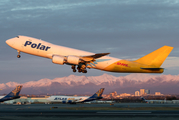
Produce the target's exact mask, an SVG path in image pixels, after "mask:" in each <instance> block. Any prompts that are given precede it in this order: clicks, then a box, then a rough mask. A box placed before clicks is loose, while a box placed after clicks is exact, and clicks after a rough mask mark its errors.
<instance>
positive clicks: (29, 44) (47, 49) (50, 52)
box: [6, 36, 120, 70]
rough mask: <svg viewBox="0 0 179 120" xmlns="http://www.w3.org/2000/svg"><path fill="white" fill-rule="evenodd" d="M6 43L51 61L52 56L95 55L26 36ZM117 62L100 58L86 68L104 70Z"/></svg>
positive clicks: (115, 59)
mask: <svg viewBox="0 0 179 120" xmlns="http://www.w3.org/2000/svg"><path fill="white" fill-rule="evenodd" d="M6 43H7V44H8V45H9V46H10V47H12V48H14V49H16V50H17V51H19V52H24V53H28V54H31V55H36V56H40V57H45V58H49V59H52V57H53V56H54V55H58V56H69V55H74V56H89V55H94V54H95V53H91V52H86V51H82V50H77V49H73V48H68V47H63V46H59V45H54V44H52V43H49V42H45V41H42V40H39V39H36V38H31V37H27V36H19V37H16V38H12V39H9V40H7V41H6ZM98 60H99V62H98ZM100 60H101V61H100ZM119 60H120V59H117V58H113V57H108V56H103V57H101V58H98V59H97V60H96V62H95V63H94V64H93V65H90V66H87V67H88V68H95V69H100V70H104V68H105V67H107V66H109V65H110V64H112V63H114V62H116V61H119Z"/></svg>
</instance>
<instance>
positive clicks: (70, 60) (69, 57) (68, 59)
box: [67, 55, 80, 65]
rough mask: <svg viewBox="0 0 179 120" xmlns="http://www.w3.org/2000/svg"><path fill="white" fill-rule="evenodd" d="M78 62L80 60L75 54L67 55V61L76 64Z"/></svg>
mask: <svg viewBox="0 0 179 120" xmlns="http://www.w3.org/2000/svg"><path fill="white" fill-rule="evenodd" d="M79 62H80V58H79V57H76V56H73V55H69V56H68V57H67V63H70V64H75V65H78V64H79Z"/></svg>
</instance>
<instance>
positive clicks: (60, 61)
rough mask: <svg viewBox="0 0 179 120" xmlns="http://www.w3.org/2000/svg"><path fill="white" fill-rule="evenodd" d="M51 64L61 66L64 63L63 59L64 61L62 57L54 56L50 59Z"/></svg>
mask: <svg viewBox="0 0 179 120" xmlns="http://www.w3.org/2000/svg"><path fill="white" fill-rule="evenodd" d="M52 62H53V63H55V64H60V65H63V64H64V62H65V59H64V57H61V56H57V55H54V56H53V57H52Z"/></svg>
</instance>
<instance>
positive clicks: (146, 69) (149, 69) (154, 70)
mask: <svg viewBox="0 0 179 120" xmlns="http://www.w3.org/2000/svg"><path fill="white" fill-rule="evenodd" d="M140 69H144V70H153V71H155V70H157V71H158V70H163V69H164V68H140Z"/></svg>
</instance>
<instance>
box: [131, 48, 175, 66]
mask: <svg viewBox="0 0 179 120" xmlns="http://www.w3.org/2000/svg"><path fill="white" fill-rule="evenodd" d="M172 49H173V47H170V46H163V47H161V48H159V49H157V50H155V51H153V52H151V53H149V54H148V55H145V56H144V57H142V58H139V59H138V60H136V61H134V62H137V63H141V64H145V65H151V66H154V67H160V66H161V65H162V63H163V62H164V61H165V59H166V58H167V56H168V55H169V54H170V52H171V51H172Z"/></svg>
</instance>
